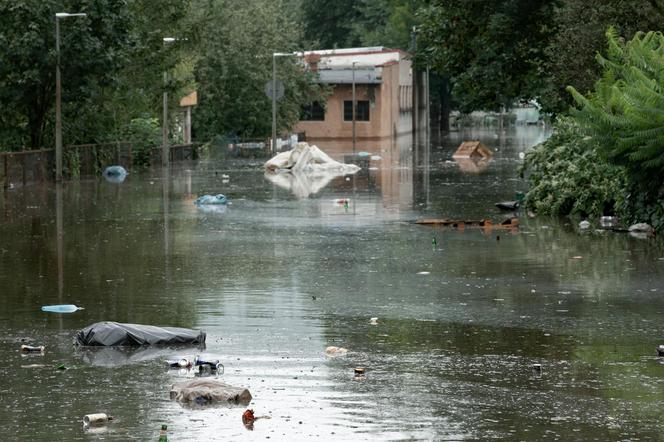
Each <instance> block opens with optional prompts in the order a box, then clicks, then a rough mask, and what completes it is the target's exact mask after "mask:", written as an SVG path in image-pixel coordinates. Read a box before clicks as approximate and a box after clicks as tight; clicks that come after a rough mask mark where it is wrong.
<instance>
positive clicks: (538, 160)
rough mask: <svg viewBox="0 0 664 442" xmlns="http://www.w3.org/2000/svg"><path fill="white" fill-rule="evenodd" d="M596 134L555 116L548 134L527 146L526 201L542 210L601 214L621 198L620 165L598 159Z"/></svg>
mask: <svg viewBox="0 0 664 442" xmlns="http://www.w3.org/2000/svg"><path fill="white" fill-rule="evenodd" d="M597 150H598V144H597V142H596V141H595V140H593V139H591V138H589V137H584V135H583V133H582V128H581V127H580V126H579V124H578V123H577V122H576V121H575V120H574V119H573V118H569V117H561V118H559V119H558V120H557V122H556V126H555V131H554V133H553V135H552V136H551V138H549V139H548V140H547V141H545V142H544V143H542V144H540V145H539V146H537V147H536V148H535V149H533V150H531V151H530V152H528V154H527V155H526V158H525V161H524V164H523V166H522V167H521V173H522V174H523V173H524V172H525V171H528V181H529V184H530V189H529V190H528V194H527V195H526V200H525V204H526V206H527V207H528V208H530V209H534V210H535V211H537V212H538V213H540V214H543V215H558V216H564V215H580V216H601V215H604V214H607V215H609V214H614V213H615V212H616V211H617V210H620V209H621V208H622V207H624V204H625V197H626V192H625V190H624V189H625V187H626V180H625V173H624V170H623V168H621V167H619V166H614V165H610V164H607V163H606V162H604V161H602V159H601V157H600V156H599V154H598V152H597Z"/></svg>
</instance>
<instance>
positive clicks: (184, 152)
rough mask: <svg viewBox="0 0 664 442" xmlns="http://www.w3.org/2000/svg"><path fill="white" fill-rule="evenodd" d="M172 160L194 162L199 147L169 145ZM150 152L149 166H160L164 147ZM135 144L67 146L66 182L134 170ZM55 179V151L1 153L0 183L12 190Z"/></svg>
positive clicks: (65, 159) (148, 154) (64, 167)
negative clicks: (113, 168) (110, 171)
mask: <svg viewBox="0 0 664 442" xmlns="http://www.w3.org/2000/svg"><path fill="white" fill-rule="evenodd" d="M170 151H171V161H182V160H195V159H197V158H198V151H197V145H195V144H178V145H173V146H170ZM146 153H147V161H144V162H146V163H147V164H149V165H152V166H157V165H160V164H161V147H158V148H154V149H151V150H150V151H148V152H146ZM135 154H136V152H135V151H134V148H133V144H132V143H131V142H128V141H123V142H114V143H103V144H80V145H72V146H65V147H64V149H63V155H62V173H63V176H64V177H65V178H67V179H76V178H87V177H93V176H99V175H100V174H101V172H102V171H103V170H104V168H106V167H107V166H110V165H119V166H122V167H124V168H125V169H128V170H129V169H131V168H132V167H133V166H134V165H135V160H136V158H135ZM53 179H55V150H54V149H39V150H27V151H21V152H0V182H1V183H2V185H3V187H4V188H5V189H6V188H11V187H16V186H19V185H26V184H29V183H36V182H44V181H49V180H53Z"/></svg>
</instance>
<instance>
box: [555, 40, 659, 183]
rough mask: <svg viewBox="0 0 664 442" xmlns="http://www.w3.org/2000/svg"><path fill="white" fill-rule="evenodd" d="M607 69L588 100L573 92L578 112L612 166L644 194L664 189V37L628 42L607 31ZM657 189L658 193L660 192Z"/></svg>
mask: <svg viewBox="0 0 664 442" xmlns="http://www.w3.org/2000/svg"><path fill="white" fill-rule="evenodd" d="M606 35H607V38H608V43H609V46H608V51H607V55H606V56H602V55H597V61H598V62H599V63H600V65H601V66H602V67H603V69H604V73H603V76H602V78H601V79H600V80H598V81H597V83H596V84H595V91H594V92H593V93H591V94H589V95H588V96H587V97H586V96H584V95H582V94H581V93H579V92H578V91H577V90H575V89H574V88H573V87H571V86H570V87H568V88H567V89H568V91H570V93H571V94H572V95H573V97H574V99H575V101H576V102H577V104H578V106H579V108H578V109H576V110H574V111H573V115H574V116H575V117H576V119H577V121H578V122H579V123H580V124H581V125H582V126H583V127H584V128H585V130H586V133H587V134H588V135H590V136H591V137H592V138H593V140H594V141H596V142H597V145H598V149H599V152H600V154H602V155H603V156H604V157H605V158H606V159H607V160H608V161H609V162H611V163H614V164H617V165H623V166H625V167H626V169H627V171H628V173H629V176H630V178H631V179H632V180H633V182H634V183H635V184H638V185H639V186H640V187H641V188H652V187H653V186H657V187H659V186H661V185H662V184H663V183H664V173H662V172H664V35H662V33H661V32H648V33H642V32H640V33H637V34H636V35H635V36H634V38H633V39H632V40H630V41H629V42H623V41H622V40H621V39H620V38H619V36H618V35H617V33H616V31H615V30H614V29H613V28H609V30H608V31H607V34H606ZM657 187H656V188H657Z"/></svg>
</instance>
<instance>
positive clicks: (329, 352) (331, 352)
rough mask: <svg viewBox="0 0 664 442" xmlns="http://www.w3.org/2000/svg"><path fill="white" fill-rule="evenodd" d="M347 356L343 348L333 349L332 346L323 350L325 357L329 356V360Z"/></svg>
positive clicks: (346, 350)
mask: <svg viewBox="0 0 664 442" xmlns="http://www.w3.org/2000/svg"><path fill="white" fill-rule="evenodd" d="M347 354H348V349H346V348H343V347H335V346H333V345H332V346H329V347H327V348H326V349H325V356H329V357H331V358H336V357H339V356H346V355H347Z"/></svg>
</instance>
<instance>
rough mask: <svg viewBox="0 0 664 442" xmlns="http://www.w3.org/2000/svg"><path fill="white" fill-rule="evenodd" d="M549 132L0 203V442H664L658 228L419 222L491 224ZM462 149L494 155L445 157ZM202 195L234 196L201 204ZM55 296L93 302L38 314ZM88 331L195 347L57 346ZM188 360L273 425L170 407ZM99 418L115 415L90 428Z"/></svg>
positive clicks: (59, 191) (10, 197) (226, 168)
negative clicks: (313, 171)
mask: <svg viewBox="0 0 664 442" xmlns="http://www.w3.org/2000/svg"><path fill="white" fill-rule="evenodd" d="M545 136H546V133H544V132H543V131H542V130H541V129H539V128H533V127H525V128H517V129H511V130H509V131H507V132H505V133H502V134H494V133H492V132H487V131H479V132H475V133H454V134H452V135H451V136H450V137H448V138H445V139H443V140H441V141H440V142H435V143H433V144H432V148H431V151H430V152H428V153H426V154H424V153H419V152H418V153H417V155H414V154H413V152H412V151H411V149H409V148H408V146H407V144H406V145H405V146H404V144H403V143H402V144H401V145H397V146H384V147H381V145H380V144H377V145H375V146H372V147H371V148H370V149H369V148H367V149H368V150H370V153H372V154H374V155H379V156H381V159H380V160H379V159H377V158H375V159H373V160H370V161H369V163H368V169H367V168H365V169H364V170H363V171H361V172H360V173H359V174H357V175H355V176H354V177H350V179H348V180H346V179H344V178H335V179H333V180H331V181H330V182H329V183H327V185H326V186H324V187H322V188H321V189H320V190H318V191H317V192H313V193H311V194H309V195H308V197H305V195H301V194H300V198H298V197H297V196H296V195H295V193H294V190H293V189H291V190H289V189H286V188H282V187H280V186H278V185H276V184H273V183H272V181H270V180H268V179H266V178H265V177H264V176H263V171H262V168H261V164H262V163H261V161H258V160H223V159H215V160H209V161H203V162H200V163H197V164H179V165H176V166H175V167H174V169H173V171H172V172H171V173H170V176H168V175H166V176H165V179H164V177H163V176H162V174H161V171H158V170H157V171H146V172H136V171H135V172H133V173H132V174H130V175H129V176H128V178H127V179H126V181H125V182H124V183H122V184H113V183H108V182H106V181H104V180H101V179H100V180H87V181H85V180H84V181H81V182H71V183H65V184H64V186H62V188H57V187H56V186H54V185H46V186H41V185H34V186H27V187H25V188H18V189H14V190H8V191H5V192H4V193H0V220H1V221H0V330H1V332H2V333H1V335H0V354H1V355H2V360H3V369H2V378H1V381H0V398H1V399H2V400H1V402H2V405H1V406H0V428H1V429H2V434H3V440H68V441H74V440H122V441H126V440H156V439H157V438H158V433H159V428H160V427H161V425H162V424H166V425H168V431H169V438H170V439H171V440H176V441H187V440H192V441H193V440H265V439H269V440H289V441H291V440H404V439H409V440H410V439H413V440H464V439H467V440H487V439H496V440H503V439H510V440H564V441H568V440H600V441H606V440H636V439H640V440H644V439H646V440H647V439H650V440H662V439H664V420H663V417H664V394H663V393H664V360H663V359H662V358H658V357H657V354H656V350H655V349H656V346H657V345H658V344H662V343H664V333H663V328H664V326H663V325H662V324H663V321H662V317H663V315H664V298H663V296H664V284H663V282H664V271H663V270H664V246H663V245H662V242H661V240H642V239H637V238H632V237H630V236H628V235H626V234H621V233H611V232H602V231H595V230H594V229H591V230H590V231H588V232H580V231H579V230H578V229H577V228H576V224H577V222H578V221H569V220H552V219H544V218H535V219H528V218H527V217H525V216H521V217H520V220H521V225H520V227H519V229H518V230H515V231H484V230H479V229H473V228H466V229H465V230H464V231H458V230H454V229H446V228H445V229H444V228H432V227H428V226H421V225H415V224H414V223H413V221H415V220H416V219H418V218H431V217H445V218H465V219H480V218H483V217H490V218H492V219H493V220H496V221H498V220H500V219H501V217H502V216H504V215H501V214H500V213H499V212H498V210H497V209H496V208H495V207H494V206H493V203H495V202H497V201H501V200H509V199H513V198H514V195H515V192H517V191H521V190H524V189H525V183H524V182H523V181H522V180H521V179H520V178H519V177H518V174H517V172H516V168H517V166H518V164H519V153H520V152H523V151H525V150H526V149H528V147H529V146H531V145H533V144H534V143H535V142H537V141H541V140H543V139H544V138H545ZM469 138H481V139H483V140H484V141H485V144H487V145H488V146H489V147H491V148H492V149H494V150H496V155H495V157H494V159H493V160H492V161H491V162H489V163H488V164H479V165H478V164H474V163H473V164H459V163H456V162H454V161H452V160H451V155H452V153H453V151H454V149H455V148H456V146H457V145H458V144H459V141H460V140H462V139H469ZM359 147H361V146H359ZM361 148H362V147H361ZM330 150H331V151H332V152H333V154H334V156H335V157H337V158H341V157H342V155H341V154H342V153H343V152H340V151H337V152H335V151H334V147H333V146H332V147H330ZM342 150H343V149H342ZM414 158H415V159H414ZM422 158H425V160H424V163H427V164H425V165H423V166H418V167H413V161H415V164H421V163H422V161H421V160H422ZM365 166H366V164H365ZM305 184H306V183H305ZM205 193H224V194H225V195H227V196H228V198H229V200H230V201H232V204H231V205H229V206H228V207H226V209H225V210H213V209H209V210H206V211H202V210H200V209H198V208H197V207H196V206H194V204H193V200H194V199H195V198H196V197H197V196H198V195H201V194H205ZM340 198H348V199H350V202H349V204H348V207H347V208H346V207H344V205H343V204H339V203H337V202H335V199H340ZM433 238H436V241H437V244H436V245H435V246H434V245H433V244H432V240H433ZM59 303H72V304H76V305H79V306H82V307H85V309H84V310H81V311H78V312H76V313H73V314H52V313H44V312H42V311H40V307H41V306H42V305H45V304H59ZM372 317H376V318H378V320H377V323H376V324H375V325H374V324H371V323H370V318H372ZM102 320H113V321H120V322H132V323H142V324H155V325H173V326H181V327H191V328H200V329H203V330H205V331H206V333H207V347H206V348H205V349H204V350H202V351H201V350H197V349H192V348H184V349H182V348H179V349H178V348H174V349H158V350H153V349H139V350H135V351H120V350H117V349H102V350H97V351H92V350H82V349H77V348H75V347H74V346H73V345H72V342H73V337H74V334H75V333H76V331H77V330H78V329H80V328H82V327H85V326H87V325H89V324H92V323H94V322H97V321H102ZM22 339H24V340H25V342H26V343H30V344H43V345H45V346H46V352H45V354H44V355H27V356H24V355H21V354H20V353H19V352H18V348H19V346H20V345H21V342H22V341H21V340H22ZM331 345H334V346H342V347H345V348H347V349H348V350H349V353H348V354H347V355H346V356H345V357H339V358H329V357H326V356H325V354H324V350H325V348H326V347H327V346H331ZM197 353H202V354H206V355H212V356H216V357H218V358H220V359H221V361H222V363H223V364H224V367H225V368H224V373H223V374H221V375H218V378H219V379H220V380H223V381H224V382H227V383H229V384H231V385H236V386H243V387H247V388H248V389H249V390H250V391H251V393H252V395H253V400H252V403H251V405H250V406H249V408H252V409H253V410H254V412H255V414H256V415H265V416H271V419H261V420H258V421H256V423H255V425H254V428H253V430H249V429H246V428H245V427H244V426H243V424H242V421H241V415H242V412H243V411H244V409H245V407H236V408H229V407H223V406H222V407H208V408H187V407H182V406H181V405H179V404H178V403H176V402H174V401H171V400H170V399H169V389H170V386H171V385H172V384H173V383H174V382H177V381H180V380H184V379H187V378H193V377H194V374H193V372H186V371H183V372H180V371H177V370H175V371H172V370H171V371H169V370H168V369H167V368H166V366H165V364H164V360H165V359H166V358H168V357H170V356H175V355H184V356H194V355H195V354H197ZM58 364H64V365H65V366H66V367H68V369H67V370H57V369H56V368H55V367H56V365H58ZM533 364H541V366H542V370H541V372H537V371H534V370H533V368H532V366H533ZM355 367H364V368H365V369H366V376H365V378H364V379H358V378H356V377H355V376H354V368H355ZM94 412H106V413H109V414H111V415H113V416H114V417H115V422H113V423H111V424H109V425H107V426H105V427H101V428H93V429H87V430H86V429H84V428H83V425H82V417H83V415H85V414H88V413H94Z"/></svg>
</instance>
